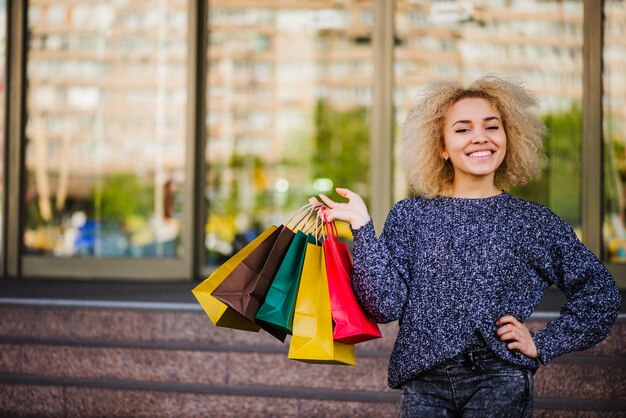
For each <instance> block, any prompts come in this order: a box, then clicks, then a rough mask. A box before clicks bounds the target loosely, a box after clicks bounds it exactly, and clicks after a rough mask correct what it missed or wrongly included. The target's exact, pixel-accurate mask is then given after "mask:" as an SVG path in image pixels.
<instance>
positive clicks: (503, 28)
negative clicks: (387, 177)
mask: <svg viewBox="0 0 626 418" xmlns="http://www.w3.org/2000/svg"><path fill="white" fill-rule="evenodd" d="M395 19H396V21H395V22H396V31H397V34H396V36H397V38H398V39H399V41H398V42H397V46H396V49H395V61H396V64H395V83H396V87H395V95H394V105H395V108H396V126H397V129H398V131H399V129H400V126H401V124H402V122H403V121H404V119H405V118H406V115H407V112H408V111H409V110H410V109H411V108H412V106H413V105H414V103H415V98H416V97H417V96H418V95H419V93H420V91H421V90H422V89H423V88H424V86H425V85H426V84H428V83H430V82H432V81H434V80H436V79H440V78H447V79H450V78H452V79H457V80H460V81H462V82H470V81H473V80H475V79H476V78H479V77H481V76H483V75H485V74H487V73H496V74H502V75H506V76H514V77H516V78H518V79H520V80H522V81H523V82H525V83H526V85H527V86H528V87H529V88H530V89H531V90H532V91H533V92H534V93H535V94H536V95H537V96H538V98H539V99H540V101H541V116H542V118H543V119H544V121H545V122H546V124H547V126H548V128H549V134H548V136H546V138H545V140H544V145H545V150H546V152H547V154H548V157H549V163H548V164H547V165H546V166H545V167H544V170H543V175H542V177H541V179H540V180H539V181H537V182H535V183H533V184H529V185H527V186H525V187H521V188H516V189H514V190H513V191H512V192H513V193H515V194H517V195H519V196H521V197H524V198H527V199H530V200H534V201H538V202H540V203H543V204H545V205H547V206H548V207H550V208H551V209H552V210H553V211H554V212H556V213H557V214H558V215H560V216H561V217H563V218H564V219H565V220H566V221H567V222H569V223H570V224H571V225H572V226H573V227H574V228H575V229H576V231H577V232H578V233H579V235H580V231H581V228H580V225H581V213H580V202H581V200H580V194H581V181H580V177H581V138H582V113H581V108H582V106H581V103H582V45H583V33H582V25H583V1H582V0H573V1H568V2H562V1H559V0H542V1H538V0H533V1H524V2H510V1H494V2H485V1H481V0H473V1H466V2H441V1H435V0H427V1H420V2H415V1H410V0H402V1H397V2H396V17H395ZM398 148H399V147H396V150H398ZM396 154H397V152H396ZM396 159H397V155H396ZM395 167H396V168H395V173H394V184H395V190H394V197H395V199H396V200H399V199H402V198H404V197H405V196H406V195H407V189H406V183H405V181H404V176H403V173H402V172H401V168H400V167H399V166H398V164H396V165H395Z"/></svg>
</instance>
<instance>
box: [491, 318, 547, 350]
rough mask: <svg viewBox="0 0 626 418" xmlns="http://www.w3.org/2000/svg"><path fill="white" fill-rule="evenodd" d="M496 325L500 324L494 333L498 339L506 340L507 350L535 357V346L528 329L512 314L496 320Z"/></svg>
mask: <svg viewBox="0 0 626 418" xmlns="http://www.w3.org/2000/svg"><path fill="white" fill-rule="evenodd" d="M496 325H498V326H500V328H498V331H496V335H497V336H498V338H499V339H500V341H507V342H508V344H507V348H508V349H509V350H517V351H519V352H520V353H522V354H524V355H525V356H526V357H530V358H537V357H539V353H537V347H536V346H535V342H534V341H533V337H532V335H530V331H529V330H528V328H527V327H526V325H524V324H522V323H521V322H520V321H518V320H517V319H516V318H515V317H514V316H511V315H507V316H503V317H502V318H500V319H498V320H497V321H496Z"/></svg>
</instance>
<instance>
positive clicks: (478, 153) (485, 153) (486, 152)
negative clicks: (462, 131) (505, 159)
mask: <svg viewBox="0 0 626 418" xmlns="http://www.w3.org/2000/svg"><path fill="white" fill-rule="evenodd" d="M491 154H493V151H489V150H483V151H475V152H472V153H471V154H468V155H467V156H468V157H470V158H486V157H490V156H491Z"/></svg>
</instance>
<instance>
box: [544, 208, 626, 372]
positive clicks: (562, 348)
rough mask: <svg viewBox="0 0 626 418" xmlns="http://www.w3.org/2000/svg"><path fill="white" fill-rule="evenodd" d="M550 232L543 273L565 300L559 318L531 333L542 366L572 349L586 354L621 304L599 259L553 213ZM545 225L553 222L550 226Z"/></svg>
mask: <svg viewBox="0 0 626 418" xmlns="http://www.w3.org/2000/svg"><path fill="white" fill-rule="evenodd" d="M552 216H553V217H554V218H553V219H554V229H552V228H547V230H548V231H550V232H551V233H550V234H549V235H550V236H549V237H547V241H548V242H549V243H548V244H546V247H547V249H548V251H546V253H545V256H544V257H545V258H544V257H542V259H543V266H542V267H543V268H541V269H540V270H543V273H544V274H545V278H546V280H547V281H548V283H549V284H556V286H557V287H558V288H559V289H561V291H563V292H564V293H565V295H566V296H567V303H566V304H565V305H563V307H562V308H561V313H560V316H559V317H558V318H557V319H555V320H552V321H550V322H549V323H548V324H547V325H546V327H545V328H544V329H542V330H540V331H539V332H537V333H536V334H535V335H534V341H535V345H536V347H537V351H538V352H539V360H540V361H541V363H543V364H544V365H545V364H547V363H548V362H549V361H550V360H552V359H553V358H555V357H557V356H559V355H561V354H564V353H568V352H570V351H578V350H584V349H587V348H589V347H591V346H592V345H594V344H597V343H599V342H600V341H602V340H603V339H604V338H606V336H607V335H608V334H609V332H610V330H611V326H612V325H613V323H614V322H615V319H616V317H617V314H618V312H619V306H620V299H621V297H620V293H619V289H618V287H617V285H616V284H615V281H614V280H613V278H612V277H611V275H610V273H609V272H608V271H607V269H606V268H605V267H604V265H603V264H602V263H601V262H600V260H598V258H597V257H596V256H595V255H594V254H593V253H592V252H591V251H590V250H589V249H587V248H586V247H585V246H584V245H583V244H582V243H581V242H580V241H579V239H578V237H577V236H576V234H575V233H574V231H573V230H572V228H571V227H570V226H569V225H568V224H567V223H565V221H563V220H561V219H560V218H558V217H557V216H556V215H554V214H552ZM548 224H552V222H549V223H548Z"/></svg>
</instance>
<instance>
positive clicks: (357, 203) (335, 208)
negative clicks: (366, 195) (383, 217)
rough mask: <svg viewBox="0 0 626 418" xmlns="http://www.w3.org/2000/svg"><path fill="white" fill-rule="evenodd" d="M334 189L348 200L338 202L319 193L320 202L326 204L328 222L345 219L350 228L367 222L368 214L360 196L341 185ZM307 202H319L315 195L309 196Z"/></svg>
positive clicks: (355, 227) (358, 226) (356, 227)
mask: <svg viewBox="0 0 626 418" xmlns="http://www.w3.org/2000/svg"><path fill="white" fill-rule="evenodd" d="M335 190H336V191H337V193H338V194H339V196H341V197H345V198H346V199H348V201H347V202H346V203H339V202H335V201H334V200H332V199H331V198H330V197H328V196H326V195H324V194H320V198H321V199H322V202H324V203H325V204H326V206H328V209H326V210H325V212H324V213H325V214H326V220H327V221H328V222H332V221H335V220H339V221H345V222H348V223H349V224H350V226H352V229H359V228H360V227H362V226H363V225H365V224H366V223H368V222H369V220H370V215H369V212H368V211H367V206H365V202H363V199H362V198H361V196H359V195H358V194H356V193H354V192H353V191H352V190H349V189H344V188H341V187H338V188H336V189H335ZM309 202H310V203H312V204H319V202H318V200H317V199H316V198H315V197H311V198H310V199H309Z"/></svg>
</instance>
